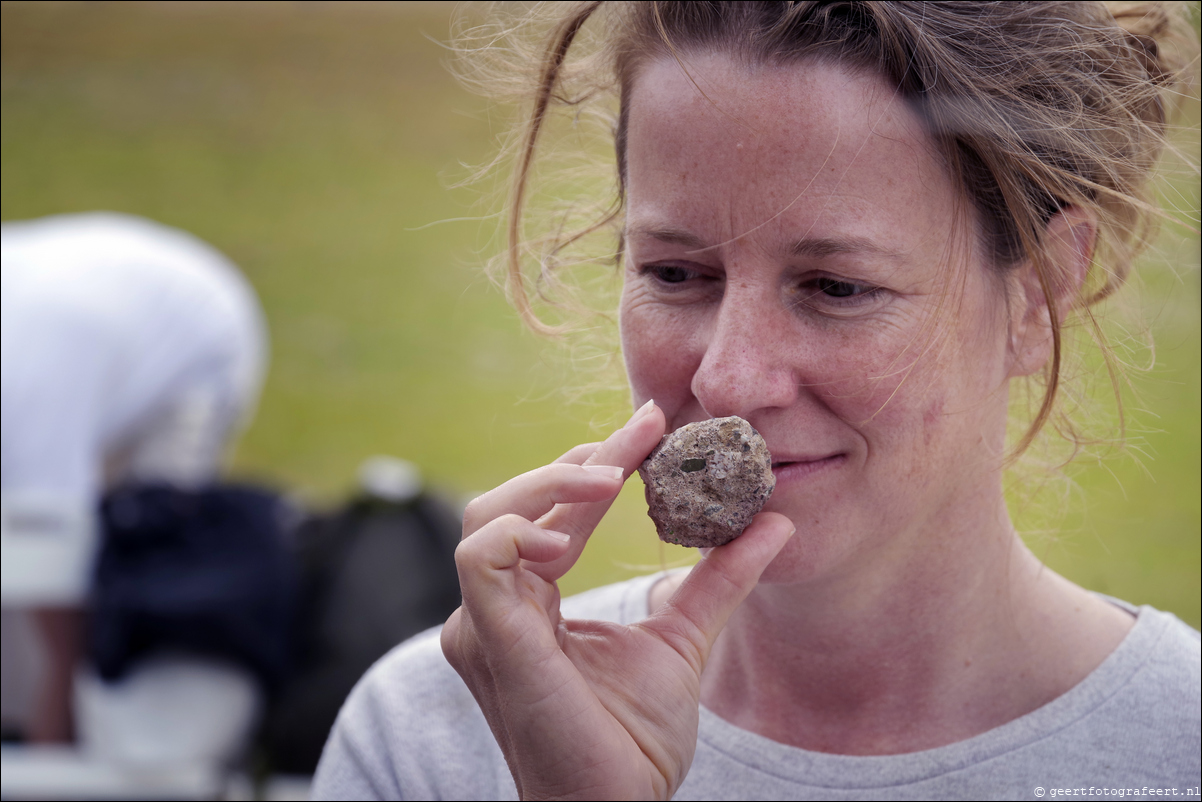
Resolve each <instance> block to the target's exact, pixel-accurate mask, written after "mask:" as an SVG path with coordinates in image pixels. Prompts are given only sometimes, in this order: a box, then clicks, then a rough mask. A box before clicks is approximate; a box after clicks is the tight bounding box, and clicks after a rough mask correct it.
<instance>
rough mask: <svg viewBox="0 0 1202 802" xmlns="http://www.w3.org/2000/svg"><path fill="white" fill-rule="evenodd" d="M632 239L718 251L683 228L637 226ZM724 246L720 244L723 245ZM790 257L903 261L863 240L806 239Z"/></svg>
mask: <svg viewBox="0 0 1202 802" xmlns="http://www.w3.org/2000/svg"><path fill="white" fill-rule="evenodd" d="M628 237H630V238H634V237H649V238H651V239H655V240H659V241H660V242H666V243H669V244H672V245H683V246H685V247H686V248H691V249H693V250H698V251H703V250H708V249H711V248H714V247H717V246H715V245H707V244H706V243H705V241H704V240H703V239H701V237H698V236H697V235H696V234H693V233H692V232H690V231H687V230H685V229H682V228H673V227H670V226H637V227H634V228H632V229H631V230H630V232H629V234H628ZM721 244H724V243H719V245H721ZM787 253H788V254H789V255H790V256H804V257H809V258H811V259H821V258H823V257H827V256H838V255H840V254H845V253H868V254H872V255H875V256H886V257H890V258H894V259H897V258H900V256H901V254H899V253H897V252H896V251H893V250H890V249H889V248H885V247H882V246H881V245H879V244H877V243H876V242H873V241H872V240H870V239H864V238H862V237H803V238H802V239H799V240H797V241H796V242H794V243H793V244H792V245H790V246H789V248H788V250H787Z"/></svg>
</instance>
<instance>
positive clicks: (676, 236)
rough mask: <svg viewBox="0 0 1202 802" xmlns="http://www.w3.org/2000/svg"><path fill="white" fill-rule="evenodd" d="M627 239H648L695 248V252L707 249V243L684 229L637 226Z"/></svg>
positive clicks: (628, 234)
mask: <svg viewBox="0 0 1202 802" xmlns="http://www.w3.org/2000/svg"><path fill="white" fill-rule="evenodd" d="M627 237H628V238H630V239H633V238H635V237H648V238H650V239H656V240H659V241H660V242H666V243H668V244H670V245H683V246H685V247H686V248H693V249H695V250H704V249H705V248H706V247H707V246H706V244H705V241H704V240H702V239H701V237H698V236H697V235H696V234H693V233H691V232H689V231H686V230H685V229H683V228H672V227H670V226H636V227H634V228H631V229H630V231H629V232H628V233H627Z"/></svg>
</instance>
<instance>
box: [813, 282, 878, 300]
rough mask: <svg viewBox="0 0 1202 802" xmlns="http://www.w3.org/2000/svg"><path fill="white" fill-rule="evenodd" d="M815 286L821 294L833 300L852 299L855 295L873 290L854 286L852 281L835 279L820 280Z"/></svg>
mask: <svg viewBox="0 0 1202 802" xmlns="http://www.w3.org/2000/svg"><path fill="white" fill-rule="evenodd" d="M814 285H815V286H816V287H817V289H818V291H819V292H821V293H823V294H824V295H829V296H830V297H832V298H851V297H852V296H855V295H863V294H864V293H866V292H869V291H870V290H871V288H870V287H865V286H863V285H862V284H852V283H851V282H850V281H838V280H837V279H833V278H820V279H818V280H817V281H815V282H814Z"/></svg>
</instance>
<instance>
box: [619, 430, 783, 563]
mask: <svg viewBox="0 0 1202 802" xmlns="http://www.w3.org/2000/svg"><path fill="white" fill-rule="evenodd" d="M639 476H641V477H642V478H643V484H644V485H645V489H646V493H647V514H648V515H649V516H651V520H652V521H654V522H655V530H656V532H658V533H659V537H660V539H661V540H663V541H665V542H666V543H676V544H677V545H680V546H689V547H691V548H703V547H707V546H721V545H723V544H724V543H729V542H730V541H732V540H734V539H735V538H736V537H738V536H739V535H741V534H743V530H744V529H746V528H747V525H748V524H750V523H751V519H752V517H753V516H754V515H755V514H756V513H757V512H759V511H760V510H761V509H763V507H764V504H765V503H766V502H767V501H768V497H769V496H771V495H772V490H773V488H775V487H776V477H775V476H773V475H772V455H771V454H770V453H769V452H768V444H767V443H765V442H764V438H763V437H761V436H760V433H759V432H757V431H756V430H755V429H754V428H753V427H752V425H751V424H750V423H748V422H747V421H745V420H743V419H742V418H740V417H735V416H732V417H729V418H712V419H710V420H706V421H700V422H698V423H690V424H688V425H686V426H682V427H681V428H679V429H677V430H676V431H674V432H672V433H670V434H668V435H665V436H664V439H663V440H660V442H659V445H658V446H656V447H655V450H654V451H652V452H651V456H649V457H647V459H646V460H645V461H644V462H643V464H642V465H641V466H640V467H639Z"/></svg>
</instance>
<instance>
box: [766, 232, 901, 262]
mask: <svg viewBox="0 0 1202 802" xmlns="http://www.w3.org/2000/svg"><path fill="white" fill-rule="evenodd" d="M844 253H869V254H873V255H876V256H888V257H892V258H894V259H896V258H899V257H900V256H901V254H899V253H897V252H896V251H892V250H890V249H888V248H884V247H882V246H880V245H879V244H877V243H875V242H873V241H872V240H869V239H863V238H861V237H805V238H803V239H799V240H797V241H796V242H794V243H793V244H792V245H791V246H790V247H789V254H790V255H791V256H808V257H810V258H811V259H820V258H822V257H824V256H838V255H839V254H844Z"/></svg>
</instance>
